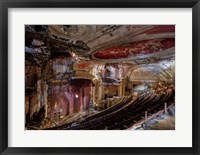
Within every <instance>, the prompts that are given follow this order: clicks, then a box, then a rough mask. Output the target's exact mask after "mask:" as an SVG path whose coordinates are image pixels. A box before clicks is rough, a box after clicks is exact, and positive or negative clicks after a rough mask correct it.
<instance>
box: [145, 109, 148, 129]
mask: <svg viewBox="0 0 200 155" xmlns="http://www.w3.org/2000/svg"><path fill="white" fill-rule="evenodd" d="M147 119H148V116H147V111H145V118H144V127H145V129H146V128H147Z"/></svg>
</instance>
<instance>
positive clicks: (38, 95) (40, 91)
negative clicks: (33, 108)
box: [37, 80, 42, 111]
mask: <svg viewBox="0 0 200 155" xmlns="http://www.w3.org/2000/svg"><path fill="white" fill-rule="evenodd" d="M41 100H42V90H41V80H38V81H37V102H38V105H37V111H39V110H40V108H41Z"/></svg>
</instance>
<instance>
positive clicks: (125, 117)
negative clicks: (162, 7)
mask: <svg viewBox="0 0 200 155" xmlns="http://www.w3.org/2000/svg"><path fill="white" fill-rule="evenodd" d="M174 117H175V25H25V129H26V130H166V129H167V130H174V129H175V121H174V120H175V119H174ZM156 123H157V124H156Z"/></svg>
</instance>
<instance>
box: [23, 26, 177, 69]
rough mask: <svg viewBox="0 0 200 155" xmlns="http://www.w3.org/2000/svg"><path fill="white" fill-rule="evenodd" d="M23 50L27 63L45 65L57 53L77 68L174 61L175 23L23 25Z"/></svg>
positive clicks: (57, 55) (134, 65) (28, 64)
mask: <svg viewBox="0 0 200 155" xmlns="http://www.w3.org/2000/svg"><path fill="white" fill-rule="evenodd" d="M25 53H26V66H40V67H45V65H46V64H47V63H48V62H49V61H50V60H51V59H53V58H56V57H59V58H64V59H69V60H70V61H73V62H74V68H75V69H77V70H84V69H88V67H90V66H91V64H94V63H97V64H102V63H103V64H108V63H113V64H121V63H128V64H131V65H132V66H133V67H134V68H135V67H136V66H140V65H144V64H155V63H159V62H162V61H174V60H175V25H26V26H25Z"/></svg>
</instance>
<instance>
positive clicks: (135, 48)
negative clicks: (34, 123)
mask: <svg viewBox="0 0 200 155" xmlns="http://www.w3.org/2000/svg"><path fill="white" fill-rule="evenodd" d="M174 46H175V39H174V38H163V39H151V40H143V41H138V42H133V43H129V44H125V45H120V46H115V47H112V48H107V49H104V50H101V51H97V52H95V53H94V54H93V58H97V59H122V58H131V57H137V56H142V55H148V54H152V53H157V52H163V51H164V50H166V49H169V48H171V47H174Z"/></svg>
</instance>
